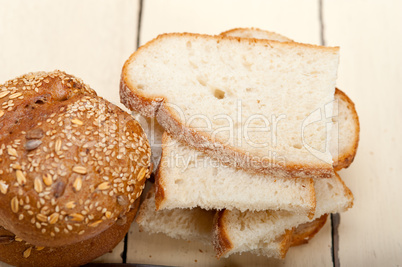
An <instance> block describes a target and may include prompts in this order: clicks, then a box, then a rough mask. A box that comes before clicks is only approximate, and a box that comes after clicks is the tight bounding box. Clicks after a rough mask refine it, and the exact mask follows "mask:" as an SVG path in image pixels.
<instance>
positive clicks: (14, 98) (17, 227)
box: [0, 71, 151, 247]
mask: <svg viewBox="0 0 402 267" xmlns="http://www.w3.org/2000/svg"><path fill="white" fill-rule="evenodd" d="M0 129H1V130H0V225H1V226H3V227H4V228H5V229H7V230H8V231H10V232H12V233H13V234H15V235H16V236H18V237H19V238H21V239H22V240H24V241H26V242H28V243H30V244H32V245H33V246H39V247H57V246H66V245H71V244H74V243H77V242H81V241H84V240H87V239H89V238H94V237H95V236H97V235H99V234H100V233H102V232H104V231H105V230H107V229H108V228H110V227H111V226H113V225H114V224H115V223H116V221H118V220H119V219H122V218H125V217H126V216H127V213H128V212H129V211H130V209H131V207H132V205H133V203H134V202H135V200H136V199H137V198H138V197H139V196H140V194H141V192H142V190H143V188H144V183H145V180H146V178H148V177H149V174H150V170H149V169H150V154H151V151H150V146H149V144H148V140H147V137H146V136H145V134H144V132H143V130H142V128H141V126H140V125H139V123H138V122H137V121H135V120H134V119H133V118H132V116H131V115H129V114H127V113H125V112H123V111H122V110H121V109H119V108H118V107H116V106H114V105H113V104H111V103H109V102H107V101H105V100H104V99H102V98H101V97H98V96H97V95H96V93H95V92H94V91H93V90H92V89H91V88H89V86H87V85H85V84H84V83H83V82H82V81H81V80H80V79H77V78H75V77H73V76H71V75H68V74H66V73H64V72H61V71H54V72H36V73H29V74H26V75H23V76H20V77H18V78H15V79H13V80H10V81H7V82H6V83H5V84H2V85H0Z"/></svg>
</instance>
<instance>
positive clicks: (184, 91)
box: [120, 33, 339, 178]
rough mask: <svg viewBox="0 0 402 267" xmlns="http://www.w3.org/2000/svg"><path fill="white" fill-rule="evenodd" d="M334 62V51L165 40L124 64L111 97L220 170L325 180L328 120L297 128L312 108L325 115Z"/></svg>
mask: <svg viewBox="0 0 402 267" xmlns="http://www.w3.org/2000/svg"><path fill="white" fill-rule="evenodd" d="M338 58H339V49H338V48H337V47H319V46H313V45H306V44H299V43H290V42H289V43H281V42H277V41H268V40H257V39H247V38H234V37H223V36H207V35H198V34H189V33H183V34H164V35H160V36H159V37H157V38H156V39H154V40H152V41H150V42H149V43H147V44H146V45H144V46H142V47H141V48H140V49H138V50H137V52H135V53H134V54H133V55H132V56H131V57H130V58H129V59H128V60H127V61H126V63H125V65H124V67H123V72H122V79H121V86H120V96H121V101H122V103H123V104H125V105H126V106H127V107H128V108H130V109H132V110H135V111H138V112H140V113H141V114H142V115H145V116H151V117H152V116H156V118H157V120H158V122H159V123H160V124H161V126H162V127H163V128H164V129H165V130H166V131H168V132H169V133H171V134H172V135H173V136H174V137H175V138H177V139H179V140H184V141H185V142H186V143H187V144H189V145H191V146H194V147H196V148H197V149H199V150H201V151H204V152H206V153H208V154H209V155H210V156H211V157H214V158H218V159H219V160H221V161H222V162H225V163H226V164H230V165H232V166H236V167H240V168H243V169H245V170H248V171H254V172H262V173H265V174H272V175H275V176H276V177H287V178H289V177H295V176H298V177H325V178H328V177H332V176H333V175H334V170H333V167H332V158H331V154H330V152H329V150H328V149H325V148H326V147H327V144H328V142H329V141H330V137H328V138H327V128H328V131H329V130H330V125H331V124H329V126H328V127H326V126H327V125H326V122H325V119H323V120H321V121H318V122H315V123H311V124H308V126H306V123H308V122H312V121H313V120H315V117H314V116H310V115H311V114H315V113H314V112H318V114H321V113H319V110H320V109H325V112H326V113H325V114H326V117H327V118H329V117H331V116H332V108H331V106H329V105H327V104H328V103H330V102H331V101H333V99H334V91H335V80H336V73H337V66H338ZM326 105H327V106H326ZM285 117H286V118H285ZM304 126H306V127H304ZM253 127H254V128H253ZM228 128H230V129H231V130H228ZM256 128H258V129H257V130H255V129H256ZM250 129H251V130H250ZM253 129H254V130H253ZM302 136H303V138H302ZM319 150H321V151H324V152H317V151H319ZM314 151H315V152H314Z"/></svg>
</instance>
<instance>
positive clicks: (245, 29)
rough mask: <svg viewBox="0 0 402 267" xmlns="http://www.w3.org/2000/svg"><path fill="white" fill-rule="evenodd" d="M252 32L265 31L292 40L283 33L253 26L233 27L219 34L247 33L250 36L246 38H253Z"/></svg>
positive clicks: (288, 40)
mask: <svg viewBox="0 0 402 267" xmlns="http://www.w3.org/2000/svg"><path fill="white" fill-rule="evenodd" d="M254 32H261V33H265V34H267V35H270V36H272V37H276V38H281V39H283V40H284V41H285V40H286V41H287V42H293V40H292V39H289V38H288V37H286V36H283V35H281V34H279V33H276V32H271V31H267V30H262V29H259V28H254V27H251V28H234V29H230V30H227V31H224V32H221V33H220V34H219V35H222V36H235V35H238V34H248V35H250V37H246V38H253V37H252V35H253V33H254ZM241 38H245V37H243V36H242V37H241Z"/></svg>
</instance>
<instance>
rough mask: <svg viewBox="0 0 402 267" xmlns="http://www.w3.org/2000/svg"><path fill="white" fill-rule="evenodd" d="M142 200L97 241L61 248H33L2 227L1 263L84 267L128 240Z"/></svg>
mask: <svg viewBox="0 0 402 267" xmlns="http://www.w3.org/2000/svg"><path fill="white" fill-rule="evenodd" d="M138 204H139V200H136V201H135V202H134V204H133V205H132V209H131V210H130V211H129V212H127V214H126V215H125V217H124V218H122V219H120V220H118V221H117V222H115V223H114V224H113V225H112V226H111V227H109V228H108V229H106V230H105V231H103V232H102V233H100V234H98V235H97V236H95V237H92V238H89V239H87V240H84V241H80V242H78V243H75V244H71V245H66V246H61V247H38V246H33V245H31V244H29V243H27V242H25V241H24V240H22V239H21V238H19V237H16V236H15V235H14V234H13V233H11V232H9V231H7V230H5V229H4V228H2V227H0V261H3V262H5V263H8V264H11V265H15V266H47V267H51V266H55V267H56V266H81V265H84V264H86V263H88V262H91V261H92V260H94V259H96V258H98V257H99V256H102V255H103V254H106V253H108V252H110V251H112V250H113V248H114V247H115V246H116V245H117V244H118V243H119V242H120V241H121V240H122V239H123V238H124V236H125V235H126V233H127V232H128V230H129V229H130V226H131V223H132V222H133V220H134V217H135V215H136V213H137V210H138V206H139V205H138Z"/></svg>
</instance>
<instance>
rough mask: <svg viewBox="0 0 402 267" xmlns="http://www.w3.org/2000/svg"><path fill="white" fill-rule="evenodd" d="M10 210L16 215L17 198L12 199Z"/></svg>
mask: <svg viewBox="0 0 402 267" xmlns="http://www.w3.org/2000/svg"><path fill="white" fill-rule="evenodd" d="M11 210H12V211H13V212H14V213H17V212H18V210H19V201H18V198H17V197H13V199H11Z"/></svg>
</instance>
